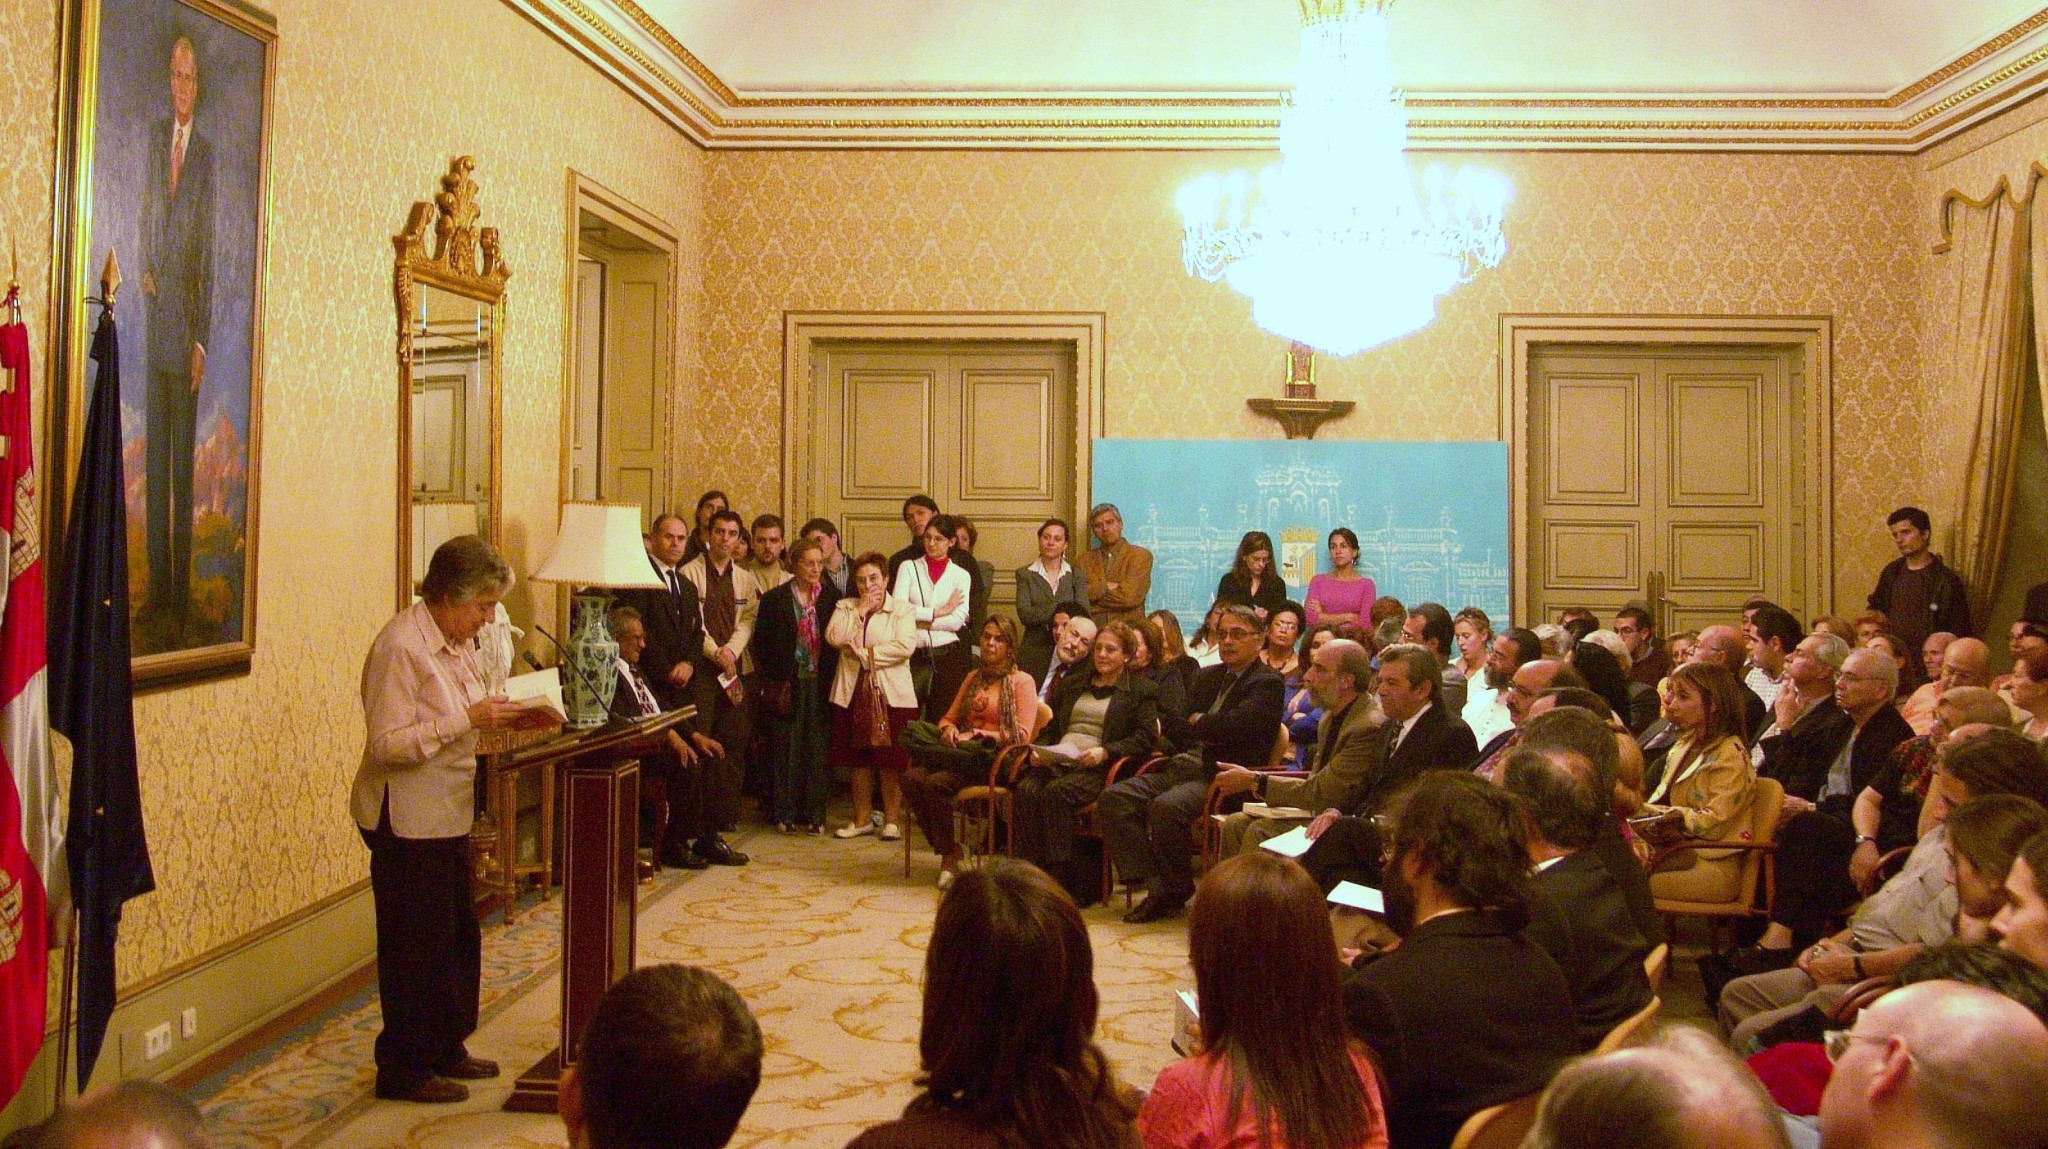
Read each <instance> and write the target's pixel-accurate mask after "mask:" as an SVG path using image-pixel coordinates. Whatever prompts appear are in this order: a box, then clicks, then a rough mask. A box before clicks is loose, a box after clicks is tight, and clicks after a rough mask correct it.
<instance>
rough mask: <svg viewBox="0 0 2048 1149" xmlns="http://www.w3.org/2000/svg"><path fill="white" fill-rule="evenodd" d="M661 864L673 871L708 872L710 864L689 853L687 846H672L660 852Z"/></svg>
mask: <svg viewBox="0 0 2048 1149" xmlns="http://www.w3.org/2000/svg"><path fill="white" fill-rule="evenodd" d="M661 864H662V865H664V866H667V867H669V868H670V869H673V870H708V869H710V868H711V863H710V862H707V861H705V860H704V859H702V858H700V857H698V856H697V855H696V854H693V853H691V852H690V848H689V847H688V846H673V847H670V848H669V849H666V850H663V851H662V852H661Z"/></svg>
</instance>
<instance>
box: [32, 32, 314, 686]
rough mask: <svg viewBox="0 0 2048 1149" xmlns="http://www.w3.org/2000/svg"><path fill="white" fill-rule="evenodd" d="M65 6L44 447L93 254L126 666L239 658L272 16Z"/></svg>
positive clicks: (80, 369) (227, 670)
mask: <svg viewBox="0 0 2048 1149" xmlns="http://www.w3.org/2000/svg"><path fill="white" fill-rule="evenodd" d="M66 23H67V31H68V33H69V36H68V39H67V43H66V51H67V57H66V69H65V91H64V96H65V102H66V112H67V117H66V121H65V126H66V139H65V144H64V149H63V156H62V159H63V161H64V166H65V173H66V177H67V179H68V181H69V184H68V188H67V191H68V198H67V202H66V203H65V204H64V205H63V207H62V210H63V211H64V213H65V224H66V226H65V227H64V228H63V238H64V240H65V245H64V255H63V263H62V265H61V271H60V275H61V277H62V282H60V284H59V285H58V287H59V290H58V295H57V302H58V315H59V320H58V322H59V326H58V329H57V331H58V334H57V340H58V344H59V345H58V347H57V349H56V354H57V360H58V371H59V372H60V374H58V375H57V376H56V377H57V378H60V379H63V380H64V381H65V385H64V386H63V387H62V389H61V390H60V391H59V392H58V395H59V398H58V399H57V400H56V405H55V407H53V418H52V420H51V426H52V428H53V430H55V429H61V431H59V432H58V433H61V434H62V436H63V437H62V438H61V439H55V438H53V446H55V445H61V446H62V448H63V454H62V456H61V458H62V459H63V460H64V462H65V464H66V468H67V469H66V470H65V471H63V472H61V473H63V474H66V475H68V474H69V473H70V472H69V469H68V468H69V467H70V466H72V465H75V464H74V462H73V461H75V460H76V459H77V457H78V454H77V450H78V446H79V442H78V437H79V436H80V434H81V433H82V422H83V418H84V412H85V410H86V403H85V400H86V398H87V397H88V393H89V392H88V389H89V388H90V387H92V386H93V385H94V380H93V378H92V373H91V371H90V370H89V368H88V359H87V355H86V348H87V347H88V340H89V339H90V336H91V332H90V330H89V322H90V320H91V318H93V316H92V314H91V313H90V309H88V308H87V307H86V306H85V298H86V296H88V295H90V294H93V285H95V284H97V282H98V280H99V276H100V271H101V268H103V267H104V266H105V265H106V263H107V261H108V258H109V255H110V254H111V255H112V256H113V257H114V258H115V260H116V261H117V262H118V265H119V267H120V271H121V276H122V280H121V282H122V284H123V287H122V289H121V291H120V293H119V295H118V297H117V300H116V304H115V320H116V322H117V324H118V325H119V327H120V330H121V334H122V340H121V364H120V369H121V370H120V388H121V446H122V462H123V471H124V474H123V477H124V479H125V483H126V487H125V489H126V493H127V499H126V503H127V511H128V547H127V549H128V571H129V634H130V642H131V658H132V662H131V666H132V669H133V674H134V678H135V681H136V683H137V685H144V684H148V683H159V684H161V683H168V682H172V681H185V680H191V679H196V678H209V677H216V676H219V675H223V674H234V673H239V672H245V671H246V670H247V669H248V665H249V659H250V656H251V654H252V653H253V651H254V650H255V643H256V610H255V607H256V557H257V551H256V521H257V518H256V510H257V476H258V466H257V462H258V457H259V456H258V449H259V443H260V439H261V427H262V381H263V283H264V268H265V261H266V242H265V239H266V229H267V227H268V222H269V143H270V110H271V90H272V87H273V81H274V73H275V68H276V56H277V30H276V25H275V23H274V21H273V19H272V18H271V17H270V16H268V15H267V14H265V13H262V12H260V11H258V10H256V9H253V8H249V7H245V6H243V5H241V4H238V3H233V2H231V0H72V2H71V3H70V4H69V5H68V6H67V9H66ZM53 453H54V452H53ZM53 485H55V486H59V487H66V486H68V484H53ZM62 497H63V491H62V490H61V489H60V490H57V491H54V492H53V494H52V506H53V517H55V513H54V512H60V511H61V506H60V505H59V504H60V502H61V500H62Z"/></svg>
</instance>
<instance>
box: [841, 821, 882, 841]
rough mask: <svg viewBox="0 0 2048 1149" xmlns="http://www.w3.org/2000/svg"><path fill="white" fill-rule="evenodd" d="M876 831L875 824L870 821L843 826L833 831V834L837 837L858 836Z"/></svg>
mask: <svg viewBox="0 0 2048 1149" xmlns="http://www.w3.org/2000/svg"><path fill="white" fill-rule="evenodd" d="M874 832H875V828H874V826H872V825H870V824H869V823H866V822H855V823H853V824H852V825H850V826H841V827H839V828H838V829H837V830H834V831H832V836H833V837H835V838H858V837H860V836H862V835H864V834H872V833H874Z"/></svg>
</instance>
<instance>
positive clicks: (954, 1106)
mask: <svg viewBox="0 0 2048 1149" xmlns="http://www.w3.org/2000/svg"><path fill="white" fill-rule="evenodd" d="M1099 1003H1100V999H1099V997H1098V996H1097V994H1096V990H1095V951H1094V950H1093V948H1092V947H1091V946H1090V945H1089V942H1088V926H1087V924H1086V923H1085V922H1083V921H1082V920H1081V912H1080V911H1079V910H1077V909H1075V908H1074V902H1073V899H1072V898H1069V897H1068V896H1067V894H1066V891H1065V890H1062V889H1060V887H1059V883H1057V882H1055V881H1053V880H1052V879H1051V878H1049V877H1047V876H1046V875H1045V873H1044V872H1043V871H1041V870H1039V869H1038V868H1037V867H1035V866H1032V865H1029V864H1028V863H1024V862H1016V861H1011V860H1009V859H1007V858H997V859H993V860H991V861H990V862H989V864H988V865H986V866H983V867H980V868H978V869H973V870H969V871H967V872H966V873H964V874H962V875H961V876H960V878H959V880H958V881H956V882H955V883H954V884H953V888H952V889H950V890H948V891H947V892H946V896H945V897H944V898H943V899H942V900H941V901H940V902H939V913H938V917H937V919H936V920H935V921H934V922H933V923H932V936H931V941H930V943H929V944H928V945H927V947H926V949H925V960H924V1019H923V1023H922V1025H920V1027H919V1029H918V1037H917V1051H918V1065H919V1072H918V1077H917V1085H918V1089H919V1092H918V1095H917V1096H916V1097H915V1098H913V1099H912V1100H911V1102H910V1104H909V1106H908V1107H906V1108H905V1109H904V1111H903V1117H902V1118H901V1119H899V1120H896V1121H892V1122H889V1123H888V1124H886V1125H878V1126H876V1127H875V1128H873V1129H870V1130H868V1131H867V1132H865V1133H863V1134H861V1135H860V1136H859V1137H856V1138H854V1139H853V1141H852V1142H851V1143H849V1145H848V1149H923V1147H925V1146H944V1147H946V1149H1011V1147H1013V1146H1020V1145H1029V1146H1056V1147H1058V1149H1135V1147H1136V1146H1137V1145H1138V1137H1137V1131H1136V1129H1135V1128H1133V1125H1132V1119H1133V1118H1134V1117H1135V1116H1136V1111H1137V1106H1136V1104H1135V1103H1134V1101H1133V1099H1132V1098H1131V1096H1130V1095H1129V1091H1128V1090H1126V1089H1125V1088H1124V1087H1123V1086H1122V1085H1121V1084H1120V1083H1119V1082H1118V1081H1117V1078H1116V1074H1115V1072H1114V1071H1113V1070H1112V1069H1111V1068H1110V1065H1109V1059H1108V1058H1107V1057H1104V1056H1103V1054H1102V1050H1101V1049H1100V1048H1099V1047H1097V1046H1096V1044H1095V1020H1096V1010H1097V1009H1098V1007H1099Z"/></svg>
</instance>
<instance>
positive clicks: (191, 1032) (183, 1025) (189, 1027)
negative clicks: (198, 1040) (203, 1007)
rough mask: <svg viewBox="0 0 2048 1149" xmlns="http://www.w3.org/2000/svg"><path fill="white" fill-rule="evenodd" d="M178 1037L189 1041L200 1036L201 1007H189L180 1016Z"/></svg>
mask: <svg viewBox="0 0 2048 1149" xmlns="http://www.w3.org/2000/svg"><path fill="white" fill-rule="evenodd" d="M178 1036H179V1037H182V1038H184V1039H185V1040H187V1041H190V1040H192V1039H193V1038H195V1037H198V1036H199V1007H198V1006H194V1005H188V1006H186V1007H185V1011H184V1012H183V1013H180V1014H179V1015H178Z"/></svg>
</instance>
